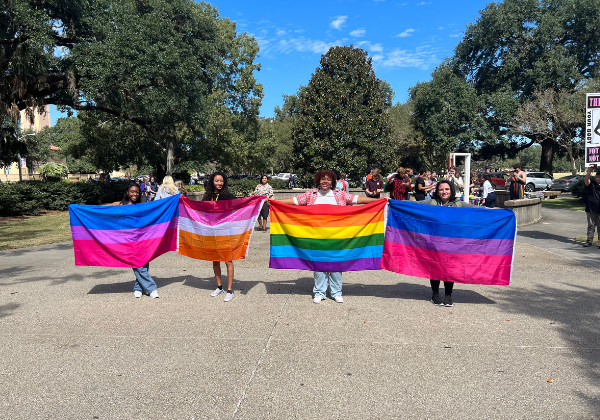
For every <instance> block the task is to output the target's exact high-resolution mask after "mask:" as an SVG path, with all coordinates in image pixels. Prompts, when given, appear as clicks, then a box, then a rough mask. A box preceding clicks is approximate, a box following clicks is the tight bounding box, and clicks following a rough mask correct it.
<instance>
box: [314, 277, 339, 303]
mask: <svg viewBox="0 0 600 420" xmlns="http://www.w3.org/2000/svg"><path fill="white" fill-rule="evenodd" d="M327 279H329V288H330V289H331V291H330V294H331V297H332V298H334V297H336V296H339V295H341V294H342V273H325V272H322V271H315V287H314V288H313V293H314V294H315V296H322V297H326V293H327Z"/></svg>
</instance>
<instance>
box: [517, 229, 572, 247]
mask: <svg viewBox="0 0 600 420" xmlns="http://www.w3.org/2000/svg"><path fill="white" fill-rule="evenodd" d="M517 236H523V237H525V238H531V239H541V240H546V241H557V242H564V243H568V244H578V242H575V241H574V240H573V238H572V237H566V236H560V235H555V234H554V233H547V232H540V231H537V230H533V231H518V232H517Z"/></svg>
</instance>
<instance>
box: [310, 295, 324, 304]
mask: <svg viewBox="0 0 600 420" xmlns="http://www.w3.org/2000/svg"><path fill="white" fill-rule="evenodd" d="M324 299H325V298H324V297H323V296H321V295H316V296H315V298H314V299H313V302H314V303H321V301H322V300H324Z"/></svg>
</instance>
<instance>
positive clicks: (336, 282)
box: [277, 170, 377, 303]
mask: <svg viewBox="0 0 600 420" xmlns="http://www.w3.org/2000/svg"><path fill="white" fill-rule="evenodd" d="M314 181H315V186H316V187H317V189H314V190H310V191H307V192H305V193H304V194H301V195H299V196H296V197H293V198H284V199H283V200H277V201H278V202H280V203H283V204H293V205H296V206H312V205H315V204H329V205H333V206H352V205H354V204H367V203H370V202H372V201H377V199H376V198H369V197H363V196H358V195H353V194H348V193H347V192H344V191H340V190H338V189H333V188H332V187H333V186H335V184H336V181H337V175H336V173H335V172H334V171H331V170H321V171H319V172H317V173H316V174H315V176H314ZM314 278H315V287H314V288H313V293H314V299H313V302H314V303H321V301H322V300H324V299H325V298H326V293H327V283H328V281H329V289H330V295H331V297H332V298H333V300H335V301H336V302H337V303H344V298H343V297H342V273H341V272H321V271H315V272H314Z"/></svg>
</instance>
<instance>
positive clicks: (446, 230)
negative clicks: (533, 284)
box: [381, 200, 517, 285]
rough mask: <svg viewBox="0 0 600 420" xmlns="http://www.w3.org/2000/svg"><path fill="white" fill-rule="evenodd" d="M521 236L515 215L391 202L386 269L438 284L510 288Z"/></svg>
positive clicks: (500, 211)
mask: <svg viewBox="0 0 600 420" xmlns="http://www.w3.org/2000/svg"><path fill="white" fill-rule="evenodd" d="M516 233H517V219H516V217H515V214H514V213H513V212H512V211H510V210H505V209H486V208H457V207H442V206H431V205H424V204H419V203H415V202H410V201H398V200H390V208H389V216H388V224H387V228H386V232H385V246H384V248H383V256H382V258H381V268H383V269H386V270H389V271H393V272H395V273H400V274H406V275H408V276H415V277H424V278H429V279H433V280H448V281H453V282H458V283H470V284H497V285H508V284H510V282H511V274H512V263H513V256H514V247H515V236H516Z"/></svg>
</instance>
